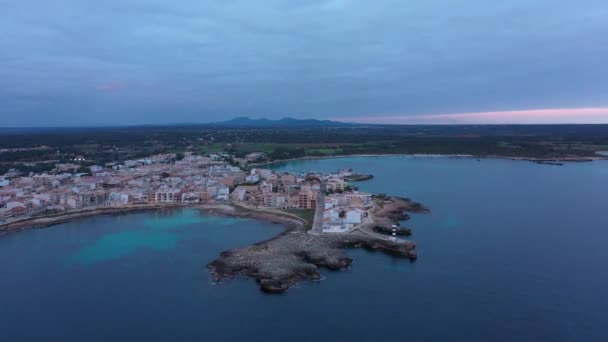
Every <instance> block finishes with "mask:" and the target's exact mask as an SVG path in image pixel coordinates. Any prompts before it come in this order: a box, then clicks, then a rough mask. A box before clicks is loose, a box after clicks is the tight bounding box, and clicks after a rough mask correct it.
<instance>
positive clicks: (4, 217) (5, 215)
mask: <svg viewBox="0 0 608 342" xmlns="http://www.w3.org/2000/svg"><path fill="white" fill-rule="evenodd" d="M12 218H13V211H12V210H11V209H8V208H0V222H6V221H8V220H10V219H12Z"/></svg>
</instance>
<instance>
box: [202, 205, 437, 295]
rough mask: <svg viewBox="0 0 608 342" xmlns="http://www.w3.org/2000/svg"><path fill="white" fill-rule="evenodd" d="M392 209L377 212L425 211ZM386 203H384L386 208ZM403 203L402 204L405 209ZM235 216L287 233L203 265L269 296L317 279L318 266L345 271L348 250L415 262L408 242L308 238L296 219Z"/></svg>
mask: <svg viewBox="0 0 608 342" xmlns="http://www.w3.org/2000/svg"><path fill="white" fill-rule="evenodd" d="M386 200H387V201H390V202H391V203H394V206H393V205H391V208H392V209H391V210H388V211H384V212H379V213H376V215H377V216H378V215H381V216H378V217H383V218H386V219H390V218H389V217H388V216H382V215H385V214H387V213H393V211H392V210H393V209H394V210H398V208H402V209H405V210H410V209H411V210H415V211H418V210H420V212H423V211H424V212H427V210H426V208H424V210H423V207H421V206H420V205H419V204H415V203H414V202H411V201H407V200H405V199H401V198H390V199H388V198H387V199H386ZM387 205H388V204H387ZM404 205H405V206H404ZM231 215H233V216H242V217H252V218H257V219H265V220H269V219H271V220H274V222H276V223H282V224H283V225H285V227H286V230H285V231H284V232H283V233H281V234H279V235H278V236H276V237H274V238H272V239H270V240H267V241H263V242H258V243H255V244H253V245H252V246H249V247H245V248H238V249H233V250H229V251H225V252H222V253H221V254H220V256H219V257H218V258H217V259H216V260H214V261H212V262H210V263H209V264H208V265H207V267H208V269H209V270H210V271H211V273H212V276H213V279H214V280H215V281H221V280H224V279H231V278H234V277H236V276H245V277H251V278H254V279H256V281H257V282H258V283H259V285H260V288H261V290H262V291H264V292H268V293H283V292H285V291H287V290H288V289H289V288H290V287H291V286H293V285H294V284H296V283H297V282H300V281H310V280H319V279H320V277H321V276H320V272H319V270H320V268H326V269H329V270H340V269H344V268H346V267H348V266H350V265H351V264H352V261H353V260H352V259H351V258H350V257H349V256H347V255H346V253H345V252H344V251H343V250H344V249H347V248H365V249H369V250H378V251H382V252H384V253H387V254H390V255H393V256H397V257H403V258H407V259H410V260H415V259H416V257H417V254H416V244H415V243H414V242H411V241H406V240H401V241H399V242H396V241H392V240H390V239H381V238H377V237H375V236H370V235H368V234H365V233H364V232H362V231H354V232H352V233H348V234H333V235H328V234H323V235H312V234H309V233H308V232H307V228H306V224H305V223H304V222H302V221H300V220H297V219H294V218H290V217H286V216H281V215H271V217H267V216H266V214H264V213H260V212H255V211H253V212H251V211H248V210H241V209H235V212H232V213H231Z"/></svg>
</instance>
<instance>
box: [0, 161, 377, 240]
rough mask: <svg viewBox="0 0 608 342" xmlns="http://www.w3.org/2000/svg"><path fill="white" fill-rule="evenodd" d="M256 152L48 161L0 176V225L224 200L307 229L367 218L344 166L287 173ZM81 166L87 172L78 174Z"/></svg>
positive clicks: (334, 228) (337, 228) (338, 229)
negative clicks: (35, 169) (293, 216)
mask: <svg viewBox="0 0 608 342" xmlns="http://www.w3.org/2000/svg"><path fill="white" fill-rule="evenodd" d="M264 158H265V155H264V153H261V152H256V153H250V154H248V155H246V156H245V157H244V158H235V157H234V156H233V155H231V154H229V153H210V154H207V155H195V154H193V153H190V152H186V153H184V154H159V155H153V156H149V157H147V158H142V159H137V160H127V161H125V162H123V163H116V162H113V163H107V164H105V165H92V166H89V167H88V168H87V169H86V170H85V169H84V168H83V167H82V166H81V165H80V163H81V162H83V161H84V160H83V159H84V158H82V157H76V158H74V160H73V163H67V164H56V165H55V168H54V169H53V170H52V171H51V172H47V173H41V174H33V173H30V174H28V175H25V174H22V173H21V172H19V171H18V170H10V171H9V172H8V173H6V174H5V175H3V176H2V177H0V225H3V226H7V225H9V224H11V223H14V222H19V221H26V220H28V219H32V218H37V217H45V216H50V215H62V214H69V213H77V212H79V211H84V210H95V209H100V208H138V207H141V208H145V207H147V206H163V205H192V204H197V203H229V204H235V205H240V206H245V207H249V208H267V209H277V210H283V211H286V212H290V211H292V212H293V211H298V212H303V211H305V212H307V213H309V216H310V217H311V220H310V221H311V222H310V224H311V230H310V232H311V233H316V234H319V233H348V232H351V231H352V230H353V229H355V228H357V227H358V226H361V225H363V224H366V223H371V222H372V215H370V210H371V209H372V207H373V201H372V195H371V194H369V193H364V192H359V191H358V190H357V188H356V187H352V186H350V185H349V184H348V183H347V182H346V181H345V178H346V179H348V178H349V177H352V173H351V170H339V171H336V172H334V173H329V174H322V173H316V172H308V173H303V174H292V173H287V172H275V171H273V170H270V169H266V168H261V167H255V162H256V161H259V160H264ZM83 171H88V172H83Z"/></svg>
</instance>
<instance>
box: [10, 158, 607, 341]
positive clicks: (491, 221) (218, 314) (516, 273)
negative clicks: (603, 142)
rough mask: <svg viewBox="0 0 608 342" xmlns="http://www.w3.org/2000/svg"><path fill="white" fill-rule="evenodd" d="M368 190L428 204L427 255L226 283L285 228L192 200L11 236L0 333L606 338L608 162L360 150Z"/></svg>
mask: <svg viewBox="0 0 608 342" xmlns="http://www.w3.org/2000/svg"><path fill="white" fill-rule="evenodd" d="M276 167H277V168H281V169H291V170H293V169H298V170H301V169H304V170H310V169H314V170H325V171H330V170H335V169H338V168H345V167H352V168H354V169H355V170H356V171H357V172H362V173H372V174H374V175H375V178H374V179H373V180H370V181H366V182H361V183H359V184H358V185H359V186H360V187H361V189H362V190H365V191H372V192H376V193H388V194H393V195H400V196H407V197H411V198H412V199H414V200H417V201H420V202H422V203H424V204H425V205H427V206H428V207H430V209H431V210H432V213H431V214H430V215H414V216H413V218H412V220H411V221H409V222H405V223H404V225H406V226H409V227H411V228H412V229H413V232H414V235H413V236H412V240H414V241H416V242H417V244H418V252H419V259H418V260H417V261H416V262H414V263H410V262H408V261H405V260H401V259H394V258H391V257H389V256H386V255H384V254H381V253H370V252H366V251H362V250H352V251H349V252H348V253H349V254H350V255H351V256H352V257H353V258H354V260H355V261H354V263H353V266H352V267H351V268H350V269H349V270H345V271H341V272H328V271H324V272H323V276H324V280H323V281H321V282H320V283H303V284H300V285H298V286H297V287H296V288H293V289H291V290H290V291H289V292H288V293H287V294H285V295H282V296H272V295H265V294H263V293H261V292H260V291H259V290H258V287H257V284H255V282H254V281H253V280H250V279H241V278H239V279H234V280H231V281H227V282H223V283H221V284H213V283H212V282H211V281H210V278H209V274H208V272H207V270H206V269H205V265H206V264H207V263H208V262H209V261H211V260H213V259H214V258H215V257H216V256H217V255H218V253H219V252H221V251H223V250H226V249H230V248H235V247H239V246H246V245H248V244H250V243H252V242H255V241H259V240H263V239H266V238H269V237H271V236H274V235H275V234H277V233H278V232H280V231H281V227H280V226H278V225H272V224H268V223H265V222H259V221H254V220H249V219H235V218H221V217H212V216H205V215H199V214H198V213H197V212H194V211H192V210H183V211H180V210H175V211H166V212H157V213H141V214H132V215H125V216H103V217H96V218H91V219H85V220H82V221H77V222H71V223H66V224H62V225H58V226H54V227H51V228H49V229H42V230H32V231H26V232H21V233H17V234H12V235H7V236H3V237H0V260H2V262H0V274H1V278H0V317H1V319H0V340H2V341H4V340H7V341H39V340H44V339H50V338H59V339H61V340H69V341H82V340H86V341H97V340H98V341H107V340H109V339H112V340H119V341H120V340H125V341H127V340H128V341H132V340H139V339H146V340H148V341H150V340H157V341H166V340H194V339H196V340H235V341H236V340H245V339H249V340H277V341H284V340H288V339H289V340H291V341H308V340H313V339H314V340H322V341H324V340H333V341H342V340H351V341H368V340H372V339H373V340H379V341H382V340H388V339H396V340H410V341H420V340H425V341H460V340H465V339H466V340H468V341H513V340H518V341H605V340H608V338H607V336H608V333H607V332H606V330H605V328H604V326H605V322H606V321H607V317H608V314H606V311H605V308H606V307H608V274H607V273H606V272H605V271H604V269H605V266H604V264H605V262H606V261H608V250H607V249H606V243H607V242H608V232H607V230H606V228H608V224H607V223H606V215H607V213H608V210H607V209H608V191H607V190H608V162H593V163H580V164H566V165H564V166H561V167H560V166H551V165H538V164H533V163H529V162H518V161H509V160H498V159H496V160H494V159H483V160H481V161H477V160H476V159H466V158H430V157H356V158H341V159H331V160H312V161H297V162H290V163H288V164H286V165H277V166H276Z"/></svg>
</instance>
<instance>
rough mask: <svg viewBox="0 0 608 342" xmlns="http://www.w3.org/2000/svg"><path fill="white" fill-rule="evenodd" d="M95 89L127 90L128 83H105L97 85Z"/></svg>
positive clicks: (105, 90) (106, 90)
mask: <svg viewBox="0 0 608 342" xmlns="http://www.w3.org/2000/svg"><path fill="white" fill-rule="evenodd" d="M95 90H97V91H102V92H120V91H125V90H127V85H126V84H123V83H104V84H99V85H97V86H95Z"/></svg>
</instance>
